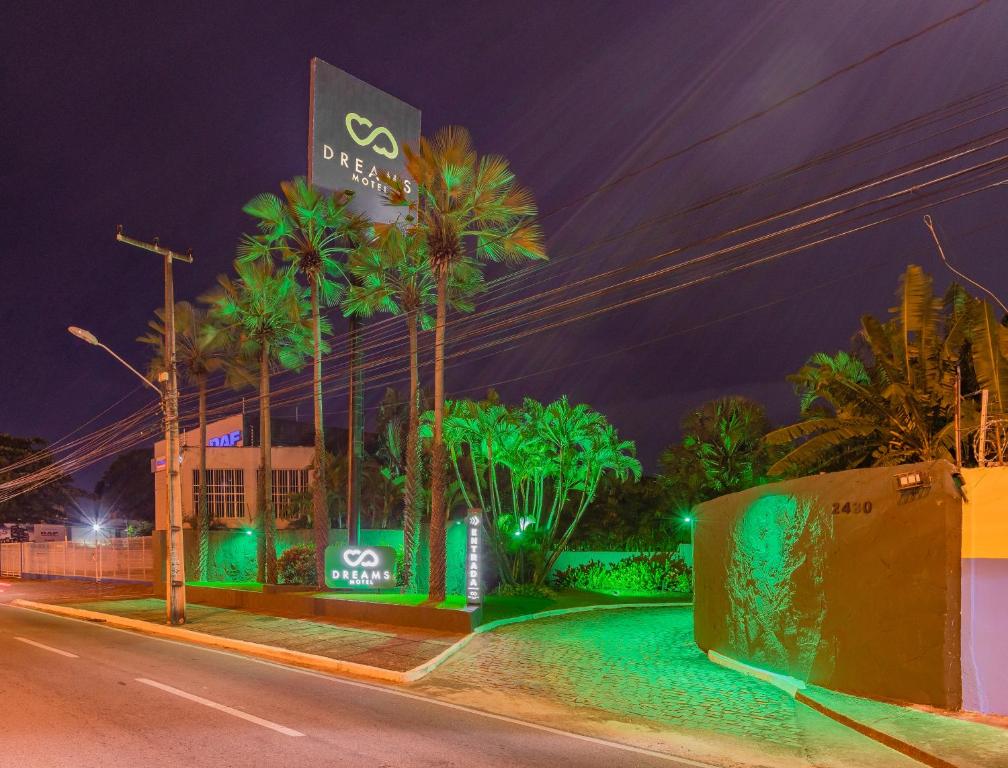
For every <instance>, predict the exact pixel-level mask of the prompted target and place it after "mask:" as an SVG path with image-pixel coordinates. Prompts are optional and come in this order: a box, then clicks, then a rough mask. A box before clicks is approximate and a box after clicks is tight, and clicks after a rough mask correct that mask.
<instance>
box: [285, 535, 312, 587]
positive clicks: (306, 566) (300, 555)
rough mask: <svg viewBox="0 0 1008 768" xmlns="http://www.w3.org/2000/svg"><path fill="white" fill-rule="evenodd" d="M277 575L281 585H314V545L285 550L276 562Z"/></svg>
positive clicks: (297, 546)
mask: <svg viewBox="0 0 1008 768" xmlns="http://www.w3.org/2000/svg"><path fill="white" fill-rule="evenodd" d="M277 573H278V574H279V576H280V583H281V584H314V583H315V547H314V545H312V544H296V545H295V546H293V547H289V548H288V549H286V550H285V551H284V553H283V554H282V555H280V558H279V559H278V560H277Z"/></svg>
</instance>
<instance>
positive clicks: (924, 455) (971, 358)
mask: <svg viewBox="0 0 1008 768" xmlns="http://www.w3.org/2000/svg"><path fill="white" fill-rule="evenodd" d="M896 298H897V305H896V306H895V307H892V308H891V309H890V317H889V319H888V320H887V321H885V322H881V321H879V320H877V319H876V318H874V317H872V316H870V315H865V316H864V317H863V318H862V320H861V331H860V333H859V334H858V337H857V339H856V345H855V348H854V349H853V350H852V351H850V352H845V351H840V352H838V353H837V354H836V355H832V356H831V355H828V354H824V353H817V354H815V355H813V356H812V357H811V358H809V360H808V362H807V363H806V364H805V365H804V366H803V367H802V368H801V370H799V371H798V372H797V373H796V374H795V375H794V376H792V377H791V380H792V382H794V385H795V391H796V393H797V394H798V396H799V400H800V403H801V409H802V420H801V421H799V422H798V423H796V424H793V425H791V426H789V427H784V428H782V429H778V430H776V431H774V432H771V433H770V434H769V435H767V441H768V443H770V444H772V445H780V446H786V447H787V453H786V455H784V456H783V457H782V458H781V459H780V460H779V461H777V463H776V464H775V465H774V466H773V467H772V468H771V472H773V473H775V474H791V475H794V474H803V473H811V472H816V471H823V470H837V469H849V468H852V467H860V466H872V465H895V464H905V463H911V462H915V461H930V460H934V459H947V460H954V456H955V431H954V412H955V378H956V366H959V367H960V369H961V371H962V380H963V385H962V386H963V392H964V393H969V392H972V391H975V390H976V389H980V388H987V389H988V390H989V392H990V413H991V416H993V417H1004V416H1005V414H1006V413H1008V411H1006V408H1008V331H1006V330H1005V329H1004V327H1003V326H1002V325H1001V324H1000V323H998V322H997V321H996V317H995V314H994V312H993V310H992V309H991V307H990V306H989V305H988V304H987V303H986V302H984V301H982V300H980V299H975V298H972V297H970V296H969V295H968V294H966V292H965V291H964V290H963V289H962V288H961V287H960V286H957V285H953V286H952V287H951V288H950V289H949V291H948V292H947V294H946V296H945V299H944V300H942V299H939V298H938V297H936V296H935V295H934V292H933V286H932V280H931V278H930V277H928V276H927V275H926V274H925V273H924V271H923V270H922V269H921V268H920V267H917V266H913V265H911V266H909V267H907V270H906V272H905V273H904V274H903V276H902V277H901V278H900V285H899V289H898V290H897V292H896ZM977 427H978V410H977V407H976V403H975V399H973V398H968V397H967V398H964V399H963V401H962V431H963V435H964V436H968V435H969V434H970V433H971V432H975V431H976V430H977ZM963 455H964V457H965V459H966V460H969V458H970V452H969V442H967V443H966V445H964V450H963Z"/></svg>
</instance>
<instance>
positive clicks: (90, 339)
mask: <svg viewBox="0 0 1008 768" xmlns="http://www.w3.org/2000/svg"><path fill="white" fill-rule="evenodd" d="M67 330H68V331H70V333H72V334H73V335H74V336H76V337H77V338H78V339H83V340H84V341H86V342H87V343H88V344H93V345H94V346H96V347H101V348H102V349H104V350H105V351H106V352H108V353H109V354H110V355H112V357H114V358H115V359H116V360H118V361H119V362H120V363H122V364H123V365H125V366H126V367H127V368H129V369H130V370H131V371H132V372H133V373H134V374H135V375H136V376H137V378H139V379H140V381H142V382H143V383H144V384H146V385H147V386H148V387H150V388H151V389H153V390H154V391H155V392H157V394H158V399H163V398H164V393H163V392H162V391H161V390H160V389H158V388H157V387H155V386H154V385H153V384H151V383H150V380H149V379H148V378H147V377H146V376H144V375H143V374H142V373H140V371H138V370H137V369H136V368H134V367H133V366H132V365H130V364H129V363H127V362H126V361H125V360H123V359H122V358H121V357H119V355H117V354H116V353H115V352H113V351H112V350H111V349H109V348H108V347H106V346H105V345H104V344H102V343H101V342H100V341H98V337H97V336H95V335H94V334H93V333H91V331H85V330H84V329H83V328H78V327H77V326H76V325H71V326H69V327H68V328H67Z"/></svg>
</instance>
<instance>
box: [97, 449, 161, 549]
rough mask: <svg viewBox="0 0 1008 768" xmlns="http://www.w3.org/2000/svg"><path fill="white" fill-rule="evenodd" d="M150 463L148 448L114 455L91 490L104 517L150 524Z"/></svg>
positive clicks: (152, 491)
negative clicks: (148, 522) (142, 521)
mask: <svg viewBox="0 0 1008 768" xmlns="http://www.w3.org/2000/svg"><path fill="white" fill-rule="evenodd" d="M150 462H151V452H150V449H149V448H137V449H135V450H132V451H123V452H122V453H120V454H119V455H118V456H116V458H115V460H114V461H113V462H112V463H111V464H110V465H109V466H108V468H107V469H106V470H105V471H104V472H103V473H102V476H101V478H100V479H99V480H98V482H97V484H96V485H95V489H94V494H95V497H96V499H97V501H98V503H99V505H100V508H101V509H102V510H103V512H104V513H105V515H107V516H108V517H113V518H123V519H126V520H146V521H150V522H153V520H154V483H152V482H151V474H150ZM128 535H131V536H135V535H138V534H128Z"/></svg>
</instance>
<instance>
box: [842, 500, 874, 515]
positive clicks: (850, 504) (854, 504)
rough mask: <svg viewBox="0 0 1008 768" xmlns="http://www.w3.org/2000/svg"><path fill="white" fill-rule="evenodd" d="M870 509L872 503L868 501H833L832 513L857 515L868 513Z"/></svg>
mask: <svg viewBox="0 0 1008 768" xmlns="http://www.w3.org/2000/svg"><path fill="white" fill-rule="evenodd" d="M871 510H872V504H871V502H870V501H845V502H842V503H841V502H839V501H834V502H833V514H834V515H852V514H853V515H859V514H862V513H863V514H865V515H867V514H870V513H871Z"/></svg>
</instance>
